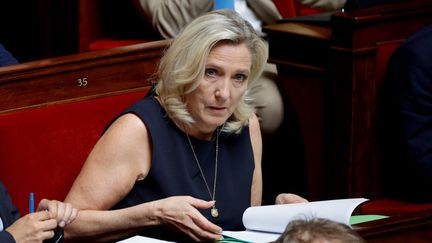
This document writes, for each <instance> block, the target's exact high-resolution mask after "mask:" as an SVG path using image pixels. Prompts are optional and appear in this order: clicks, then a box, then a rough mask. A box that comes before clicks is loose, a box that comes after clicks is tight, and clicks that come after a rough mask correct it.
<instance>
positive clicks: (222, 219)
mask: <svg viewBox="0 0 432 243" xmlns="http://www.w3.org/2000/svg"><path fill="white" fill-rule="evenodd" d="M126 113H133V114H135V115H136V116H138V117H139V118H140V119H141V120H142V121H143V122H144V124H145V125H146V127H147V130H148V131H149V135H150V137H151V143H152V161H151V168H150V171H149V173H148V175H147V177H146V178H145V179H144V180H142V181H138V182H136V183H135V185H134V186H133V188H132V190H131V191H130V192H129V194H127V196H126V197H125V198H124V199H123V200H121V201H120V202H119V203H118V204H117V205H116V206H115V207H114V208H116V209H118V208H125V207H130V206H134V205H137V204H141V203H144V202H149V201H153V200H158V199H162V198H166V197H170V196H176V195H189V196H192V197H195V198H199V199H203V200H207V201H210V200H211V197H210V194H209V192H208V189H207V187H206V185H205V183H204V180H203V178H202V175H201V173H200V171H199V168H198V166H197V163H196V161H195V158H194V157H193V153H192V150H191V147H190V145H189V143H188V141H187V136H186V134H185V133H184V132H183V131H181V130H180V129H179V128H178V127H177V126H176V125H175V124H174V123H173V122H172V121H171V120H170V119H169V118H168V116H167V115H166V113H165V111H164V109H163V108H162V107H161V105H160V104H159V102H158V101H157V100H156V99H155V97H154V94H153V93H150V94H149V95H148V96H146V97H145V98H144V99H142V100H141V101H138V102H137V103H135V104H133V105H132V106H131V107H129V108H128V109H127V110H126V111H125V112H124V114H126ZM190 139H191V142H192V145H193V147H194V150H195V153H196V155H197V158H198V160H199V163H200V165H201V168H202V170H203V173H204V175H205V177H206V180H207V183H208V185H209V187H210V190H211V192H213V182H214V172H215V171H214V170H215V145H216V141H215V140H212V141H206V140H199V139H196V138H193V137H190ZM253 170H254V158H253V151H252V145H251V141H250V134H249V128H248V127H244V128H243V129H242V131H241V133H240V134H238V135H237V134H227V133H221V134H220V135H219V155H218V171H217V181H216V195H215V201H216V208H217V209H218V211H219V216H218V217H217V218H213V217H211V215H210V209H205V210H200V212H201V213H202V214H203V215H204V216H205V217H206V218H207V219H209V220H210V221H211V222H213V223H215V224H216V225H219V226H220V227H222V229H223V230H243V229H244V227H243V223H242V215H243V212H244V211H245V209H246V208H247V207H249V206H250V205H251V202H250V198H251V186H252V176H253ZM141 234H142V235H145V236H150V237H155V238H159V239H165V240H175V241H177V242H179V241H187V240H186V238H182V237H184V235H179V234H176V233H175V232H173V231H172V230H171V229H169V228H165V227H162V226H160V227H154V228H151V229H148V230H145V231H143V232H142V233H141Z"/></svg>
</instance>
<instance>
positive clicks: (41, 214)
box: [30, 210, 51, 221]
mask: <svg viewBox="0 0 432 243" xmlns="http://www.w3.org/2000/svg"><path fill="white" fill-rule="evenodd" d="M30 217H32V218H34V219H36V220H37V221H45V220H49V219H51V216H50V213H49V212H48V211H45V210H44V211H38V212H35V213H32V214H31V215H30Z"/></svg>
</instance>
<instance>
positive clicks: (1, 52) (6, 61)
mask: <svg viewBox="0 0 432 243" xmlns="http://www.w3.org/2000/svg"><path fill="white" fill-rule="evenodd" d="M17 63H18V61H17V60H16V59H15V57H13V56H12V54H10V52H9V51H8V50H6V48H5V47H4V46H3V45H2V44H0V67H2V66H7V65H12V64H17Z"/></svg>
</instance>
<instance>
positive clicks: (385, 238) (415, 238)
mask: <svg viewBox="0 0 432 243" xmlns="http://www.w3.org/2000/svg"><path fill="white" fill-rule="evenodd" d="M354 229H355V230H357V232H359V234H360V235H361V236H362V237H363V238H364V239H365V240H366V241H367V242H371V243H373V242H377V243H386V242H389V243H398V242H400V243H407V242H416V243H423V242H424V243H426V242H431V241H432V211H431V210H429V211H422V212H416V213H409V214H403V215H396V216H391V217H390V218H386V219H381V220H376V221H371V222H367V223H362V224H358V225H355V226H354Z"/></svg>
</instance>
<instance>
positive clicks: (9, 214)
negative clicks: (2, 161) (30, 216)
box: [0, 181, 20, 243]
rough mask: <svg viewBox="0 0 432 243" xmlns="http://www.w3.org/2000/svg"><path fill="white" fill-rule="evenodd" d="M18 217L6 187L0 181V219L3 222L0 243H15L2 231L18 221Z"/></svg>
mask: <svg viewBox="0 0 432 243" xmlns="http://www.w3.org/2000/svg"><path fill="white" fill-rule="evenodd" d="M19 216H20V215H19V212H18V209H17V208H16V207H15V206H14V205H13V204H12V200H11V198H10V196H9V193H8V191H7V189H6V187H5V186H4V185H3V183H2V182H1V181H0V218H1V220H2V222H3V231H0V242H1V243H9V242H15V239H14V238H13V237H12V235H11V234H9V232H7V231H5V230H4V229H6V228H7V227H9V226H10V225H12V224H13V223H14V222H15V221H16V220H18V218H19Z"/></svg>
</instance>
